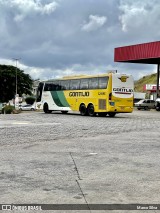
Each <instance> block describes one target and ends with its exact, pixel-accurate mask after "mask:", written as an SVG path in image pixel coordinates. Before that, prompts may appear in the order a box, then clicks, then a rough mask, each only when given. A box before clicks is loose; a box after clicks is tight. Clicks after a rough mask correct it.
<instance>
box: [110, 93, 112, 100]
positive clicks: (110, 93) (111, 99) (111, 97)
mask: <svg viewBox="0 0 160 213" xmlns="http://www.w3.org/2000/svg"><path fill="white" fill-rule="evenodd" d="M111 100H112V93H109V101H111Z"/></svg>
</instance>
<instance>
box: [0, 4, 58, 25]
mask: <svg viewBox="0 0 160 213" xmlns="http://www.w3.org/2000/svg"><path fill="white" fill-rule="evenodd" d="M0 5H2V6H5V7H6V8H11V9H12V12H13V13H14V14H15V16H14V20H15V21H17V22H18V21H22V20H23V19H24V18H25V17H27V16H30V15H33V14H36V13H39V14H42V15H44V14H51V13H52V12H54V11H55V10H56V9H57V7H58V3H57V2H56V1H52V2H50V3H48V4H43V3H42V2H41V1H40V0H1V1H0Z"/></svg>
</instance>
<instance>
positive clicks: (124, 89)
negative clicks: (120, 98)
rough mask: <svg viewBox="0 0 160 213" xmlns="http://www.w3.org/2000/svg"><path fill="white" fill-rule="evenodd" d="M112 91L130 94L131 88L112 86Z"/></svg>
mask: <svg viewBox="0 0 160 213" xmlns="http://www.w3.org/2000/svg"><path fill="white" fill-rule="evenodd" d="M113 92H115V93H119V94H131V93H133V89H127V88H113Z"/></svg>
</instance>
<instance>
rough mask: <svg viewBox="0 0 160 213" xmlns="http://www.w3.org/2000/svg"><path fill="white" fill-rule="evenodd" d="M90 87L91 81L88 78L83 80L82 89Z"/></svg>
mask: <svg viewBox="0 0 160 213" xmlns="http://www.w3.org/2000/svg"><path fill="white" fill-rule="evenodd" d="M88 87H89V79H88V78H84V79H81V83H80V89H88Z"/></svg>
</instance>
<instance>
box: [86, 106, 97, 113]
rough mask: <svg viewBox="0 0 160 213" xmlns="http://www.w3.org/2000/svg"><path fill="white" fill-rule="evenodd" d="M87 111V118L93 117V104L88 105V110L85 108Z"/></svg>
mask: <svg viewBox="0 0 160 213" xmlns="http://www.w3.org/2000/svg"><path fill="white" fill-rule="evenodd" d="M87 111H88V115H89V116H95V114H96V113H95V111H94V106H93V104H90V105H89V106H88V108H87Z"/></svg>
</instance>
